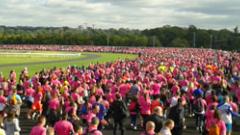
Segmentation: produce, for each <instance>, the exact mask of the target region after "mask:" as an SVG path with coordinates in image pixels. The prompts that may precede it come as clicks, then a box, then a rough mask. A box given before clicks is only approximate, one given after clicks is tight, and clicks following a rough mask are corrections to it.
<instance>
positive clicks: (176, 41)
mask: <svg viewBox="0 0 240 135" xmlns="http://www.w3.org/2000/svg"><path fill="white" fill-rule="evenodd" d="M171 46H173V47H189V43H188V41H187V40H186V39H181V38H176V39H174V40H173V41H172V43H171Z"/></svg>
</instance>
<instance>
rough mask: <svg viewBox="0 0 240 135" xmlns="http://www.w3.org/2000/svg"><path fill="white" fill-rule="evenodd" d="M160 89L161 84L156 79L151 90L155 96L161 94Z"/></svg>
mask: <svg viewBox="0 0 240 135" xmlns="http://www.w3.org/2000/svg"><path fill="white" fill-rule="evenodd" d="M160 89H161V84H160V83H158V82H157V81H155V82H154V83H153V84H152V85H151V91H152V93H153V96H156V95H159V94H160Z"/></svg>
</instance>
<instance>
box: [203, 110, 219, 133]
mask: <svg viewBox="0 0 240 135" xmlns="http://www.w3.org/2000/svg"><path fill="white" fill-rule="evenodd" d="M216 108H217V107H214V106H211V107H210V108H209V109H208V110H207V111H206V114H205V118H206V129H207V130H208V129H209V128H210V127H211V124H212V123H213V122H214V112H215V109H216Z"/></svg>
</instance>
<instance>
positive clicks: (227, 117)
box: [218, 103, 232, 124]
mask: <svg viewBox="0 0 240 135" xmlns="http://www.w3.org/2000/svg"><path fill="white" fill-rule="evenodd" d="M218 110H219V111H220V113H221V119H222V120H223V121H224V122H225V123H226V124H232V114H231V111H232V107H231V105H230V104H229V103H224V104H223V105H221V106H219V107H218Z"/></svg>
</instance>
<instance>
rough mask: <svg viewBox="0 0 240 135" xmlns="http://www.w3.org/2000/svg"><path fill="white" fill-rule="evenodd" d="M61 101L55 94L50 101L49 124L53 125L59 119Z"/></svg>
mask: <svg viewBox="0 0 240 135" xmlns="http://www.w3.org/2000/svg"><path fill="white" fill-rule="evenodd" d="M59 107H60V101H59V99H58V97H57V96H56V95H53V97H52V99H50V101H48V108H49V114H48V123H49V125H51V126H53V125H54V123H55V122H56V121H57V120H58V116H57V113H58V110H59V109H60V108H59Z"/></svg>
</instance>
